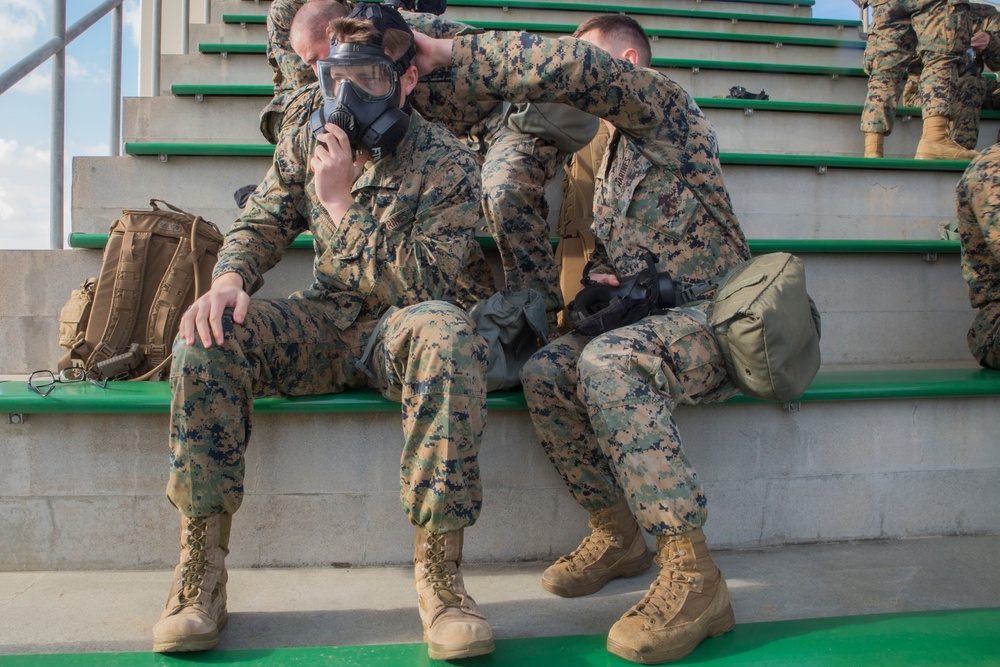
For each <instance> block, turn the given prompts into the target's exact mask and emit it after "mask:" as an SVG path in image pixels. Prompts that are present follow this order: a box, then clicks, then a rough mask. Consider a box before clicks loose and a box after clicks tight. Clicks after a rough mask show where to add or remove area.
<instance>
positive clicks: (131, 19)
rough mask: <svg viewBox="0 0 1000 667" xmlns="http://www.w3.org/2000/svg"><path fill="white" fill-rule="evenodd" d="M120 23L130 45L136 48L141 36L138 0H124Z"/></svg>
mask: <svg viewBox="0 0 1000 667" xmlns="http://www.w3.org/2000/svg"><path fill="white" fill-rule="evenodd" d="M122 23H124V29H125V34H126V35H127V36H128V39H129V41H130V42H131V43H132V46H133V47H134V48H136V49H138V48H139V38H140V37H141V36H142V11H141V9H140V8H139V0H125V5H124V13H123V16H122Z"/></svg>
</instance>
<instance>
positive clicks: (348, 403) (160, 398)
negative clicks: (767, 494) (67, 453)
mask: <svg viewBox="0 0 1000 667" xmlns="http://www.w3.org/2000/svg"><path fill="white" fill-rule="evenodd" d="M996 395H1000V371H995V370H991V369H985V368H969V367H962V368H956V367H953V366H948V367H939V368H885V369H870V368H863V369H833V370H821V371H820V372H819V374H818V375H817V376H816V379H815V380H813V383H812V385H810V387H809V389H807V390H806V392H805V393H804V394H803V395H802V396H801V397H800V398H799V399H797V400H796V401H794V402H796V403H799V402H816V401H867V400H880V399H906V398H909V399H913V398H961V397H971V396H996ZM765 402H766V401H760V400H758V399H753V398H748V397H746V396H742V395H737V396H734V397H732V398H731V399H729V400H728V401H726V404H741V403H765ZM486 403H487V406H488V407H489V409H490V410H497V411H501V410H502V411H509V410H524V409H525V408H526V406H525V402H524V395H523V394H522V392H521V391H519V390H514V391H501V392H493V393H491V394H489V395H488V396H487V401H486ZM169 410H170V388H169V386H168V383H167V382H110V383H108V386H107V387H105V388H102V387H99V386H97V385H95V384H91V383H89V382H74V383H68V384H60V385H57V386H56V388H55V390H53V391H52V393H51V394H49V395H48V396H46V397H42V396H40V395H39V394H36V393H35V392H33V391H31V390H30V389H28V386H27V383H26V382H25V381H23V380H9V381H4V382H0V413H4V412H6V413H8V414H166V413H168V412H169ZM254 411H255V412H258V413H288V414H294V413H319V412H341V413H343V412H346V413H366V412H398V411H399V404H398V403H394V402H392V401H390V400H388V399H386V398H384V397H383V396H382V395H381V394H379V393H378V392H375V391H368V390H365V391H360V390H359V391H350V392H345V393H342V394H326V395H322V396H294V397H280V398H258V399H256V400H255V401H254Z"/></svg>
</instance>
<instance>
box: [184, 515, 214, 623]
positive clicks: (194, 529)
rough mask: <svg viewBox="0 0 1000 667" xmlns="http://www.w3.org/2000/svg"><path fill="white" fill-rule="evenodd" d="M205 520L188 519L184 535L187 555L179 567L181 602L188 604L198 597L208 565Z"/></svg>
mask: <svg viewBox="0 0 1000 667" xmlns="http://www.w3.org/2000/svg"><path fill="white" fill-rule="evenodd" d="M205 532H206V525H205V520H204V519H201V518H197V519H190V520H189V521H188V525H187V530H186V531H185V537H186V538H187V541H186V542H187V546H188V557H187V559H186V560H185V561H184V565H183V566H182V567H181V591H180V598H181V602H183V603H187V604H190V603H192V602H194V601H196V600H197V599H198V595H199V594H200V593H201V584H202V580H203V579H204V576H205V569H206V567H207V565H208V562H207V557H206V556H207V552H206V549H205Z"/></svg>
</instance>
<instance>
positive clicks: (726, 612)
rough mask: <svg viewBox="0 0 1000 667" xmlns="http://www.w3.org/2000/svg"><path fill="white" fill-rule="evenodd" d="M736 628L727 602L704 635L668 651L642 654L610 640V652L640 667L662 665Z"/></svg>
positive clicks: (711, 621) (710, 622)
mask: <svg viewBox="0 0 1000 667" xmlns="http://www.w3.org/2000/svg"><path fill="white" fill-rule="evenodd" d="M734 627H736V617H735V616H733V607H732V605H730V604H729V603H728V602H727V603H726V607H725V609H723V610H722V613H720V614H719V615H718V616H716V617H715V618H713V619H712V620H710V621H709V622H708V623H707V624H706V626H705V632H704V633H703V634H700V635H695V636H694V637H692V638H691V639H690V640H689V641H687V642H685V643H683V644H680V645H677V646H671V647H670V648H668V649H664V650H662V651H657V652H655V653H649V652H646V653H642V652H640V651H637V650H635V649H634V648H632V647H631V646H625V645H624V644H619V643H618V642H616V641H614V640H613V639H611V638H608V652H609V653H613V654H615V655H617V656H619V657H621V658H625V659H626V660H629V661H631V662H637V663H639V664H640V665H660V664H663V663H665V662H673V661H675V660H680V659H681V658H683V657H685V656H688V655H690V654H691V653H692V652H693V651H694V650H695V649H696V648H698V645H699V644H701V643H702V642H703V641H705V639H707V638H708V637H719V636H721V635H724V634H726V633H727V632H729V631H730V630H732V629H733V628H734Z"/></svg>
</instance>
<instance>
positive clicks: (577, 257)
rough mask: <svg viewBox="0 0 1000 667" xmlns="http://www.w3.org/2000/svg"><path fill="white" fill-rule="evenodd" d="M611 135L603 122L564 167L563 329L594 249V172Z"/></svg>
mask: <svg viewBox="0 0 1000 667" xmlns="http://www.w3.org/2000/svg"><path fill="white" fill-rule="evenodd" d="M609 138H610V135H609V134H608V128H607V125H606V124H605V123H600V124H599V127H598V130H597V134H596V135H595V136H594V138H593V140H592V141H591V142H590V143H589V144H588V145H586V146H584V147H583V148H582V149H580V150H579V151H577V152H576V153H574V154H573V157H571V158H570V160H569V162H568V163H567V164H566V167H565V169H564V171H565V172H566V176H565V178H564V179H563V201H562V208H561V209H560V210H559V226H558V227H557V229H556V233H557V234H558V236H559V246H558V247H557V248H556V253H555V259H556V266H557V267H558V269H559V288H560V289H561V290H562V295H563V303H565V304H566V308H564V309H563V310H562V311H561V312H560V313H559V330H560V331H568V330H569V329H570V328H572V323H571V322H570V319H569V310H568V308H569V304H571V303H573V299H574V298H576V293H577V292H579V291H580V287H581V285H580V279H581V278H582V277H583V267H584V266H586V264H587V261H588V260H589V259H590V255H591V254H592V253H593V252H594V233H593V232H592V231H590V226H591V225H592V224H593V223H594V174H596V173H597V169H599V168H600V166H601V162H602V161H603V160H604V152H605V150H606V148H607V146H608V139H609Z"/></svg>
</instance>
